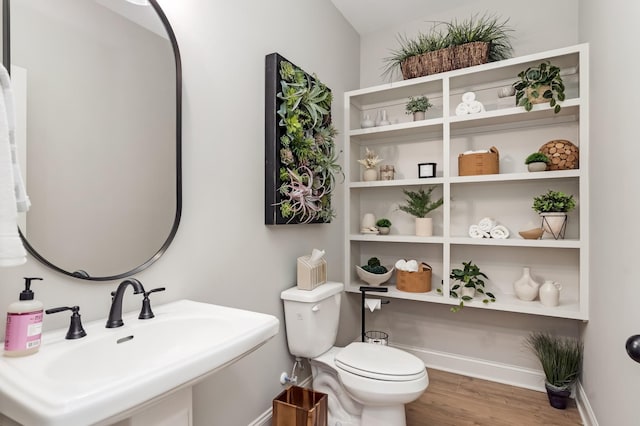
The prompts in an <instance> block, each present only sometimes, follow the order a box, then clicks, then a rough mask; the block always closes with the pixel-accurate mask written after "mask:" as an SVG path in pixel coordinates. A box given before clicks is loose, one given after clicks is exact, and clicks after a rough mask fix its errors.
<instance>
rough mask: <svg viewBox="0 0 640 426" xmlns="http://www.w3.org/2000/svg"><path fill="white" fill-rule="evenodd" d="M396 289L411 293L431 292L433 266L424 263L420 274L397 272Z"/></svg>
mask: <svg viewBox="0 0 640 426" xmlns="http://www.w3.org/2000/svg"><path fill="white" fill-rule="evenodd" d="M396 274H397V275H396V288H397V289H398V290H400V291H407V292H410V293H426V292H428V291H431V266H429V265H427V264H426V263H424V262H422V263H421V264H420V267H419V269H418V272H407V271H400V270H397V271H396Z"/></svg>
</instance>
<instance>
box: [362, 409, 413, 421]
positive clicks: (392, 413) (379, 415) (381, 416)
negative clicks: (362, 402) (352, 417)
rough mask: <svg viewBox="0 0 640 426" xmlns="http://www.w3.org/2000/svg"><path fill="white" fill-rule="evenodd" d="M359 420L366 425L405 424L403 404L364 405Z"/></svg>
mask: <svg viewBox="0 0 640 426" xmlns="http://www.w3.org/2000/svg"><path fill="white" fill-rule="evenodd" d="M361 422H362V424H363V425H367V426H389V425H393V426H406V425H407V418H406V416H405V411H404V405H393V406H382V407H379V406H365V407H364V408H363V410H362V417H361Z"/></svg>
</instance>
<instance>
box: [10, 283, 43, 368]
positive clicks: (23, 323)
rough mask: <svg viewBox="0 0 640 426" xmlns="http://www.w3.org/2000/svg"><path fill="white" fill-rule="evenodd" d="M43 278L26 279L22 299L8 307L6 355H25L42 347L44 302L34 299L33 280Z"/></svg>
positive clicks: (21, 293) (21, 294)
mask: <svg viewBox="0 0 640 426" xmlns="http://www.w3.org/2000/svg"><path fill="white" fill-rule="evenodd" d="M33 280H42V278H27V277H25V279H24V290H23V291H22V292H20V300H19V301H18V302H13V303H12V304H10V305H9V307H8V308H7V328H6V330H5V334H4V355H5V356H24V355H29V354H33V353H35V352H37V351H38V349H40V340H41V339H40V338H41V335H42V310H43V304H42V302H40V301H39V300H35V299H34V294H33V291H32V290H31V281H33Z"/></svg>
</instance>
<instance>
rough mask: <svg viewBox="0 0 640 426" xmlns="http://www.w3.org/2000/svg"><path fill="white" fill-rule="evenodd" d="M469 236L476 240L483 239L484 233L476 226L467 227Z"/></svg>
mask: <svg viewBox="0 0 640 426" xmlns="http://www.w3.org/2000/svg"><path fill="white" fill-rule="evenodd" d="M469 236H470V237H471V238H478V239H480V238H484V232H482V231H481V230H480V228H479V227H478V225H471V226H470V227H469Z"/></svg>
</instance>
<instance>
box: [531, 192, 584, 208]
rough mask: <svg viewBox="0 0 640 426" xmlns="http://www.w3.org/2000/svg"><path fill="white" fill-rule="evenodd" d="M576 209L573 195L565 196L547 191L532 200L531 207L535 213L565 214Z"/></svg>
mask: <svg viewBox="0 0 640 426" xmlns="http://www.w3.org/2000/svg"><path fill="white" fill-rule="evenodd" d="M575 207H576V200H575V199H574V198H573V195H567V194H565V193H564V192H562V191H553V190H551V189H550V190H549V191H547V192H546V193H545V194H542V195H538V196H537V197H534V198H533V206H532V207H531V208H532V209H533V210H535V211H536V212H537V213H552V212H558V213H567V212H570V211H571V210H573V209H574V208H575Z"/></svg>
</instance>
